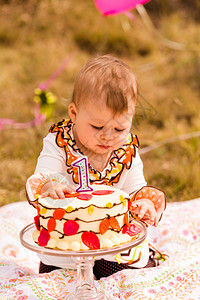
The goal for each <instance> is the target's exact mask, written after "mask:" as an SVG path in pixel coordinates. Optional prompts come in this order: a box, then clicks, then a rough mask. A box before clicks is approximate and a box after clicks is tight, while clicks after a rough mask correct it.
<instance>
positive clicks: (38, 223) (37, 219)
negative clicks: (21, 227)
mask: <svg viewBox="0 0 200 300" xmlns="http://www.w3.org/2000/svg"><path fill="white" fill-rule="evenodd" d="M34 222H35V226H36V228H37V230H40V219H39V216H38V215H37V216H35V217H34Z"/></svg>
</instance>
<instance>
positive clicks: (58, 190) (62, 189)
mask: <svg viewBox="0 0 200 300" xmlns="http://www.w3.org/2000/svg"><path fill="white" fill-rule="evenodd" d="M72 193H75V191H74V189H73V188H71V187H70V186H69V185H66V184H62V183H59V182H56V181H50V182H47V183H45V184H44V185H43V187H42V188H41V196H42V197H43V198H45V197H51V198H53V199H63V198H65V194H72Z"/></svg>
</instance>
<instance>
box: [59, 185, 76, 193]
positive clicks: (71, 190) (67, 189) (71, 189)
mask: <svg viewBox="0 0 200 300" xmlns="http://www.w3.org/2000/svg"><path fill="white" fill-rule="evenodd" d="M62 190H63V193H64V194H73V193H75V190H74V189H73V188H72V187H70V186H65V187H64V188H63V189H62Z"/></svg>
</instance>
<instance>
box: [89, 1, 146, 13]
mask: <svg viewBox="0 0 200 300" xmlns="http://www.w3.org/2000/svg"><path fill="white" fill-rule="evenodd" d="M149 1H150V0H94V2H95V5H96V7H97V9H98V10H99V11H100V12H101V13H102V14H103V15H104V16H108V15H116V14H121V13H124V12H127V11H129V10H131V9H134V8H135V7H136V6H137V5H141V4H145V3H146V2H149Z"/></svg>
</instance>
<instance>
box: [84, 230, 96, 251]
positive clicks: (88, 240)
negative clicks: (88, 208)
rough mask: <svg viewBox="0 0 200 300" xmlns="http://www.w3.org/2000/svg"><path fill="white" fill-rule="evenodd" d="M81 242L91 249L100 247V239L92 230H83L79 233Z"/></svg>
mask: <svg viewBox="0 0 200 300" xmlns="http://www.w3.org/2000/svg"><path fill="white" fill-rule="evenodd" d="M81 239H82V242H83V244H85V245H86V246H87V247H88V248H90V249H91V250H95V249H100V241H99V238H98V236H97V235H96V234H95V233H94V232H90V231H85V232H83V233H82V235H81Z"/></svg>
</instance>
